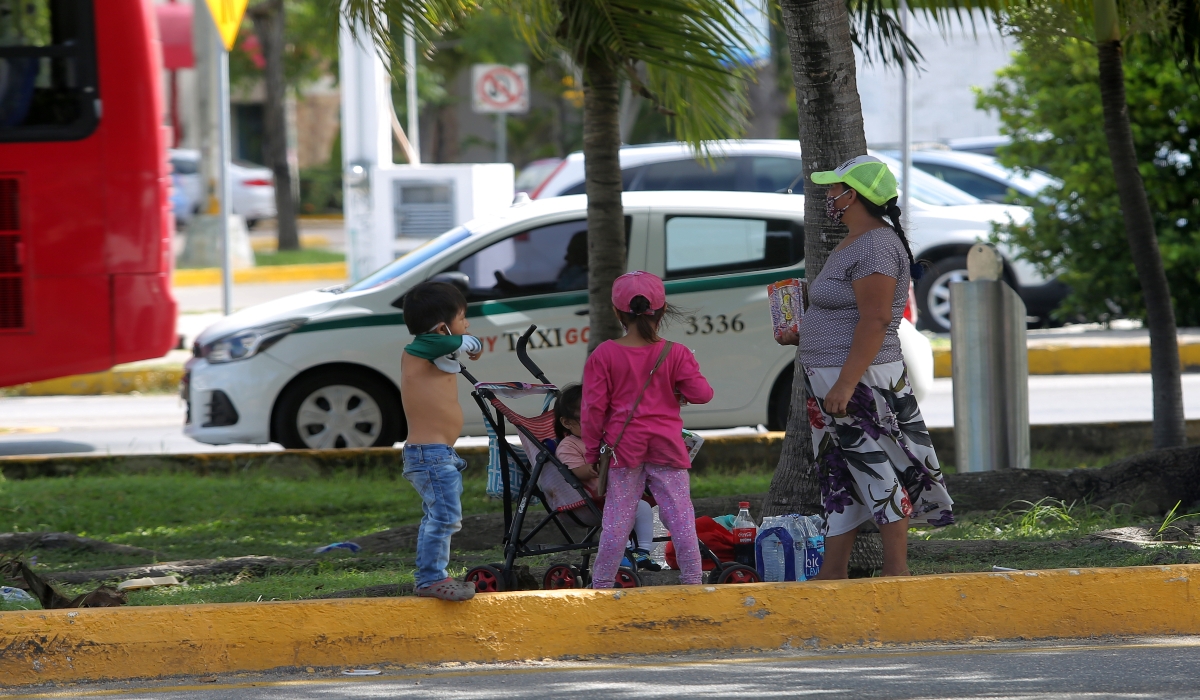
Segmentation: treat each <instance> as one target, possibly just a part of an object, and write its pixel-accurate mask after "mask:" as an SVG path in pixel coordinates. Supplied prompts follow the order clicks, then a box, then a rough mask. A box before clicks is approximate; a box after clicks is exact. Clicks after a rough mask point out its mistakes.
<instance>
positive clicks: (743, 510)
mask: <svg viewBox="0 0 1200 700" xmlns="http://www.w3.org/2000/svg"><path fill="white" fill-rule="evenodd" d="M738 508H739V509H740V510H738V514H737V517H736V518H734V519H733V542H734V544H733V560H734V561H736V562H737V563H739V564H745V565H746V566H749V567H752V568H753V567H754V537H755V535H757V534H758V528H757V527H755V525H754V519H753V518H751V517H750V503H749V502H747V501H742V502H741V503H738Z"/></svg>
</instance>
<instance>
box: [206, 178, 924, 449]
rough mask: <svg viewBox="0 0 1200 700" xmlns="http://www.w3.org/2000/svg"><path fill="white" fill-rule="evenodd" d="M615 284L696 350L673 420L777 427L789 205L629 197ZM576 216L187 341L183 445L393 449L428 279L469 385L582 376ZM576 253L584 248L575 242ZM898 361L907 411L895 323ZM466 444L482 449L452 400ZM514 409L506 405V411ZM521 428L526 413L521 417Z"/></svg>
mask: <svg viewBox="0 0 1200 700" xmlns="http://www.w3.org/2000/svg"><path fill="white" fill-rule="evenodd" d="M624 202H625V216H626V221H627V222H628V224H627V225H628V231H629V261H628V268H629V269H631V270H633V269H643V270H648V271H651V272H654V273H656V274H659V275H661V276H662V277H663V278H664V280H665V282H666V287H667V294H668V296H669V298H670V300H671V303H673V304H675V305H677V306H679V307H680V308H682V309H685V310H687V320H686V321H685V322H684V323H682V324H679V325H676V326H673V327H671V328H669V329H667V330H666V331H665V333H664V335H665V336H666V337H668V338H670V339H672V340H677V341H679V342H682V343H684V344H686V345H687V346H689V347H690V348H692V349H693V350H694V351H695V352H696V357H697V358H698V359H699V361H700V366H701V367H702V368H703V370H704V374H705V376H707V377H708V378H709V380H710V381H711V382H712V384H713V387H714V389H715V390H716V396H715V398H714V399H713V401H712V402H711V403H709V404H706V405H704V406H689V407H687V408H685V409H684V414H683V415H684V420H685V423H686V425H688V427H691V428H725V427H731V426H743V425H751V426H753V425H759V424H765V425H767V426H769V427H772V428H775V429H782V428H783V427H784V426H785V425H786V420H787V412H788V399H789V392H790V390H791V386H792V362H793V359H794V357H795V348H791V347H781V346H779V345H777V344H776V343H775V340H774V338H773V336H772V332H771V318H770V316H771V314H770V311H769V306H768V302H767V292H766V287H767V285H768V284H770V283H771V282H774V281H777V280H780V279H787V278H789V277H795V276H800V275H802V274H803V270H804V261H803V259H802V256H803V253H804V233H803V218H804V199H803V197H802V196H796V195H781V194H761V193H731V192H703V193H700V192H654V193H644V192H630V193H627V194H625V196H624ZM586 234H587V200H586V198H584V197H556V198H551V199H548V200H540V201H534V202H527V203H524V204H519V205H515V206H513V207H511V208H510V209H508V210H506V211H505V212H504V213H502V214H501V215H499V216H495V217H491V218H487V219H480V220H476V221H472V222H469V223H467V224H465V225H463V226H460V227H457V228H455V229H453V230H451V231H449V232H447V233H445V234H443V235H442V236H439V237H438V238H435V239H433V240H432V241H430V242H429V243H427V244H426V245H425V246H423V247H421V248H418V249H417V250H415V251H413V252H411V253H409V254H408V255H405V256H404V257H402V258H400V259H398V260H396V261H395V262H393V263H392V264H390V265H388V266H387V267H385V268H383V269H381V270H379V271H378V272H376V273H374V274H373V275H371V276H370V277H367V278H366V279H364V280H362V281H360V282H358V283H356V284H354V285H351V286H349V287H348V288H345V289H343V288H342V287H335V288H330V289H324V290H319V291H313V292H307V293H304V294H299V295H295V296H291V297H287V298H284V299H280V300H278V301H274V302H270V303H267V304H262V305H259V306H255V307H251V308H249V309H245V310H243V311H240V312H238V313H236V314H233V315H232V316H228V317H226V318H224V319H222V320H221V321H218V322H217V323H216V324H214V325H212V326H210V327H209V328H208V329H206V330H205V331H204V332H203V333H201V334H200V336H199V337H198V338H197V340H196V343H195V345H194V347H193V357H192V359H191V360H189V361H188V363H187V367H186V372H185V375H184V382H183V395H184V398H185V400H186V401H187V406H188V418H187V423H186V425H185V426H184V432H185V433H186V434H187V435H189V436H191V437H193V438H195V439H196V440H199V441H200V442H204V443H209V444H227V443H235V442H237V443H257V444H261V443H266V442H278V443H281V444H282V445H284V446H285V447H293V448H304V447H313V448H334V447H359V446H369V445H392V444H393V443H395V442H396V441H399V440H403V439H404V437H405V435H406V434H407V428H406V423H405V420H404V415H403V413H402V408H401V403H400V355H401V352H402V349H403V347H404V346H405V345H406V344H407V343H409V342H410V341H411V336H410V335H409V333H408V330H407V329H406V328H405V326H404V323H403V314H402V313H401V312H400V310H399V308H400V307H401V305H402V304H401V299H402V298H403V296H404V294H405V292H406V291H407V290H408V289H410V288H411V287H412V286H413V285H415V284H417V283H418V282H422V281H425V280H428V279H430V278H433V277H435V276H440V279H445V280H447V281H452V282H454V283H456V284H458V285H460V286H461V287H462V288H464V289H465V290H466V296H467V300H468V303H469V306H468V310H467V316H468V318H469V319H470V323H471V327H470V332H471V333H472V334H474V335H476V336H478V337H480V338H481V339H482V340H483V343H484V355H483V358H482V359H481V360H480V361H478V362H475V363H470V370H471V372H472V374H474V375H475V376H476V377H477V378H479V379H480V380H481V381H532V379H531V377H530V375H529V373H528V372H527V371H526V370H525V369H524V368H523V367H522V366H521V365H520V364H519V363H518V360H517V355H516V352H515V351H516V344H517V339H518V338H519V337H520V335H521V334H522V333H523V332H524V331H525V330H526V329H527V328H528V327H529V326H530V325H531V324H536V325H537V327H538V330H537V332H536V333H535V334H534V336H533V342H532V343H531V344H530V349H531V356H532V358H533V359H534V360H535V361H536V362H537V363H538V364H539V365H540V366H541V367H542V369H543V370H545V373H546V374H547V375H548V376H549V378H550V379H551V380H552V381H554V382H557V383H559V384H566V383H568V382H577V381H579V380H580V378H581V374H582V371H583V364H584V360H585V359H586V352H587V343H588V330H589V327H588V307H587V274H586V264H587V261H586V257H582V258H581V257H580V252H581V251H582V254H583V255H584V256H586V251H587V246H586ZM581 241H583V242H584V244H583V246H582V249H581V248H580V245H579V244H580V242H581ZM901 328H902V330H901V334H900V337H901V345H902V347H903V351H904V355H905V357H906V358H907V359H908V363H909V369H910V379H911V381H912V384H913V387H914V389H915V390H916V391H917V392H918V399H919V398H920V396H921V395H923V393H924V392H925V391H926V390H927V389H928V388H929V387H930V386H931V385H932V383H933V353H932V351H931V349H930V345H929V341H928V340H927V339H926V338H925V337H924V336H923V335H921V334H920V333H919V332H917V331H916V329H915V328H913V326H912V324H910V323H908V322H907V321H905V322H903V323H902V324H901ZM459 386H460V394H459V399H460V401H461V402H462V404H463V406H464V407H465V409H466V419H467V421H466V426H465V428H464V434H468V435H480V434H483V431H484V427H483V419H482V417H481V416H480V414H479V412H478V411H476V410H473V403H472V400H471V398H470V387H469V385H468V384H467V382H466V381H465V380H463V381H461V382H460V384H459ZM518 405H520V404H519V403H518ZM523 408H524V409H525V410H527V412H528V414H529V415H534V414H536V413H537V412H538V411H539V410H540V408H541V405H540V403H537V404H528V405H524V406H523Z"/></svg>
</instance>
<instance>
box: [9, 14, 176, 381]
mask: <svg viewBox="0 0 1200 700" xmlns="http://www.w3.org/2000/svg"><path fill="white" fill-rule="evenodd" d="M153 10H154V8H153V5H152V2H151V0H0V386H11V385H13V384H18V383H22V382H30V381H37V380H40V379H49V378H52V377H60V376H64V375H69V374H78V373H83V372H95V371H100V370H104V369H107V368H109V367H112V366H113V365H115V364H119V363H122V362H131V361H134V360H143V359H149V358H154V357H161V356H163V355H165V354H166V353H167V352H168V351H169V350H170V349H171V348H172V347H173V346H174V345H175V316H176V305H175V299H174V297H173V296H172V294H171V286H170V285H171V266H172V249H171V237H172V235H173V232H174V220H173V218H172V216H171V212H170V202H169V188H170V175H169V173H168V172H167V167H168V166H167V155H166V148H167V142H168V136H169V133H168V129H167V127H166V126H164V125H163V90H162V84H161V61H162V59H161V50H160V48H159V40H158V30H157V27H156V25H155V18H154V11H153Z"/></svg>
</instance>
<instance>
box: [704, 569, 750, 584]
mask: <svg viewBox="0 0 1200 700" xmlns="http://www.w3.org/2000/svg"><path fill="white" fill-rule="evenodd" d="M714 578H715V580H712V583H759V582H760V581H762V579H760V578H759V577H758V571H756V570H754V569H752V568H750V567H748V566H746V565H745V564H725V565H724V566H722V567H721V568H720V569H718V570H716V571H714V572H713V576H710V580H711V579H714Z"/></svg>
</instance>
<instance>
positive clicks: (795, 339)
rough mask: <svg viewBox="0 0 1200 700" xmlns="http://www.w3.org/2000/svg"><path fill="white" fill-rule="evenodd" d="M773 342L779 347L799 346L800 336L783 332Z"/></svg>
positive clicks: (790, 332)
mask: <svg viewBox="0 0 1200 700" xmlns="http://www.w3.org/2000/svg"><path fill="white" fill-rule="evenodd" d="M775 342H776V343H779V344H780V345H799V344H800V334H799V333H797V332H795V331H784V332H783V333H780V334H779V336H778V337H776V338H775Z"/></svg>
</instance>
